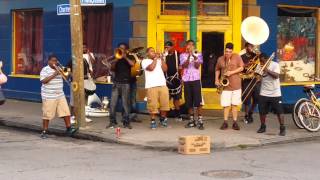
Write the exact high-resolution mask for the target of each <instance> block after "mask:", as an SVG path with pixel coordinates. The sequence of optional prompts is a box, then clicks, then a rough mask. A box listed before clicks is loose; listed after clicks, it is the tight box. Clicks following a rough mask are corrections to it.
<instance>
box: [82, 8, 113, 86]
mask: <svg viewBox="0 0 320 180" xmlns="http://www.w3.org/2000/svg"><path fill="white" fill-rule="evenodd" d="M112 9H113V8H112V5H111V4H108V5H106V6H99V7H82V22H83V23H82V25H83V41H84V43H85V44H86V45H87V47H88V49H89V50H90V52H92V53H93V54H94V57H95V62H94V63H93V78H94V79H95V80H96V81H100V82H106V81H107V79H106V77H107V76H109V75H111V69H110V68H111V64H107V65H105V64H103V63H102V62H103V61H106V59H107V58H108V57H109V56H111V55H112V54H113V49H112V29H113V22H112V19H113V18H112V16H113V15H112V14H113V12H112Z"/></svg>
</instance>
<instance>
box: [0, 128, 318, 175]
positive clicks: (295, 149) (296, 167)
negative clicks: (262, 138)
mask: <svg viewBox="0 0 320 180" xmlns="http://www.w3.org/2000/svg"><path fill="white" fill-rule="evenodd" d="M319 149H320V143H319V142H315V141H313V142H302V143H291V144H285V145H274V146H269V147H266V148H256V149H248V150H233V151H221V152H212V153H211V154H210V155H180V154H177V153H176V152H163V151H156V150H146V149H140V148H135V147H132V146H125V145H118V144H109V143H103V142H92V141H84V140H78V139H73V138H66V137H57V136H50V138H49V139H45V140H43V139H40V138H39V134H37V133H35V132H25V131H20V130H16V129H8V128H5V127H0V179H1V180H22V179H23V180H38V179H39V180H40V179H41V180H51V179H59V180H60V179H62V180H65V179H68V180H69V179H70V180H100V179H101V180H109V179H110V180H113V179H114V180H126V179H129V180H131V179H132V180H153V179H157V180H158V179H159V180H167V179H170V180H171V179H172V180H180V179H181V180H189V179H190V180H209V179H246V180H252V179H255V180H269V179H274V180H286V179H288V180H295V179H299V180H300V179H301V180H313V179H314V180H318V179H319V178H320V171H319V167H320V161H319V159H320V158H319V155H318V154H319V153H318V152H319Z"/></svg>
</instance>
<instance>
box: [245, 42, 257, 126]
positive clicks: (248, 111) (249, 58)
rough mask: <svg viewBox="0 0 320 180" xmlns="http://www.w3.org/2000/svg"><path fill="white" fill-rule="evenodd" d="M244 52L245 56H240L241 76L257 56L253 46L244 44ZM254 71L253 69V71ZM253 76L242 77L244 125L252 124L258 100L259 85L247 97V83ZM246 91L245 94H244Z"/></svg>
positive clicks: (246, 72)
mask: <svg viewBox="0 0 320 180" xmlns="http://www.w3.org/2000/svg"><path fill="white" fill-rule="evenodd" d="M245 48H246V52H245V54H243V55H241V58H242V61H243V63H244V70H243V74H248V73H249V72H248V71H247V70H248V69H247V68H248V67H250V66H251V65H252V63H254V61H255V60H256V59H257V57H256V56H257V55H256V54H255V53H254V52H253V45H252V44H250V43H248V42H246V44H245ZM253 70H254V69H253ZM253 78H254V76H249V77H247V76H244V77H242V93H243V95H242V101H243V105H244V112H245V116H244V121H245V123H252V122H253V117H252V114H253V111H254V108H255V107H256V105H257V104H258V98H259V92H260V83H257V85H256V86H255V87H254V88H253V90H252V92H251V93H250V94H249V95H248V93H247V92H249V89H250V87H252V86H250V87H248V85H249V83H250V82H251V81H252V79H253ZM245 90H246V92H244V91H245ZM246 96H248V97H247V99H245V100H244V98H245V97H246Z"/></svg>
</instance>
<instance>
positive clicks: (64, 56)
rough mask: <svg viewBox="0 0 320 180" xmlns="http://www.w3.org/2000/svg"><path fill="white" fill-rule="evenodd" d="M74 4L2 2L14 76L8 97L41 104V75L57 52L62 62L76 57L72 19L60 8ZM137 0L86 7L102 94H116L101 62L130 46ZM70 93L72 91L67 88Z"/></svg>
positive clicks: (1, 37)
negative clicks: (132, 10)
mask: <svg viewBox="0 0 320 180" xmlns="http://www.w3.org/2000/svg"><path fill="white" fill-rule="evenodd" d="M68 3H69V1H68V0H63V1H61V0H50V1H45V2H44V1H41V0H30V1H22V0H15V1H12V0H0V21H1V24H0V59H1V60H2V61H3V63H4V68H3V70H4V72H5V73H6V74H7V75H8V76H9V80H8V83H7V84H5V85H4V86H3V87H2V88H3V90H4V92H5V95H6V96H7V97H8V98H16V99H23V100H32V101H40V100H41V95H40V86H41V83H40V81H39V73H40V70H41V69H42V67H43V66H45V65H46V63H47V62H46V61H47V57H48V56H49V55H50V54H56V55H57V56H58V58H59V61H60V63H61V64H64V65H66V64H67V63H68V62H69V61H70V59H71V37H70V17H69V15H58V14H57V5H61V4H68ZM131 4H132V1H131V0H122V1H121V2H120V1H116V0H109V1H108V0H107V4H106V5H105V6H99V7H92V6H86V7H82V12H83V16H82V17H83V36H84V43H85V44H86V45H87V47H88V48H89V49H90V51H91V52H93V53H94V55H95V57H96V60H97V63H95V65H94V78H96V79H97V81H98V82H97V94H98V95H99V96H108V97H110V94H111V83H106V82H100V81H99V79H105V78H101V77H103V76H106V75H108V73H109V71H108V68H107V67H104V66H103V65H102V64H101V63H100V62H101V59H103V58H105V57H108V56H110V55H112V54H113V48H114V47H116V46H117V44H118V43H119V42H126V43H129V38H130V37H131V36H132V23H131V22H130V21H129V8H130V6H131ZM65 93H66V94H67V95H69V87H68V86H67V85H66V84H65Z"/></svg>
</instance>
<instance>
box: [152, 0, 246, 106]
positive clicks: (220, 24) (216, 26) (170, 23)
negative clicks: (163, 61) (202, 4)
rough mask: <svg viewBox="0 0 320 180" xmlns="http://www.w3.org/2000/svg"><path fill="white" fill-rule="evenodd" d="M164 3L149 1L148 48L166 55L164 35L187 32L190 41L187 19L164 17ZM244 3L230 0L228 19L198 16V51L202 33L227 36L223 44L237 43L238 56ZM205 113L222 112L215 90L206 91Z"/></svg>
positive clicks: (205, 89)
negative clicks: (210, 110)
mask: <svg viewBox="0 0 320 180" xmlns="http://www.w3.org/2000/svg"><path fill="white" fill-rule="evenodd" d="M160 7H161V0H148V22H147V24H148V29H147V46H148V47H154V48H155V49H156V50H158V51H160V52H161V51H163V47H164V32H165V31H168V32H170V31H171V32H187V38H189V37H190V33H189V32H190V30H189V28H190V27H189V26H190V25H189V23H190V18H189V16H187V15H161V13H160ZM241 22H242V0H229V2H228V16H198V17H197V47H196V48H197V49H198V50H200V51H201V50H202V37H201V36H202V32H222V33H224V44H226V43H227V42H232V43H234V50H235V52H239V51H240V50H241V32H240V26H241ZM202 94H203V97H204V101H205V105H204V108H205V109H221V107H220V96H219V95H218V94H217V93H216V89H215V88H203V89H202Z"/></svg>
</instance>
